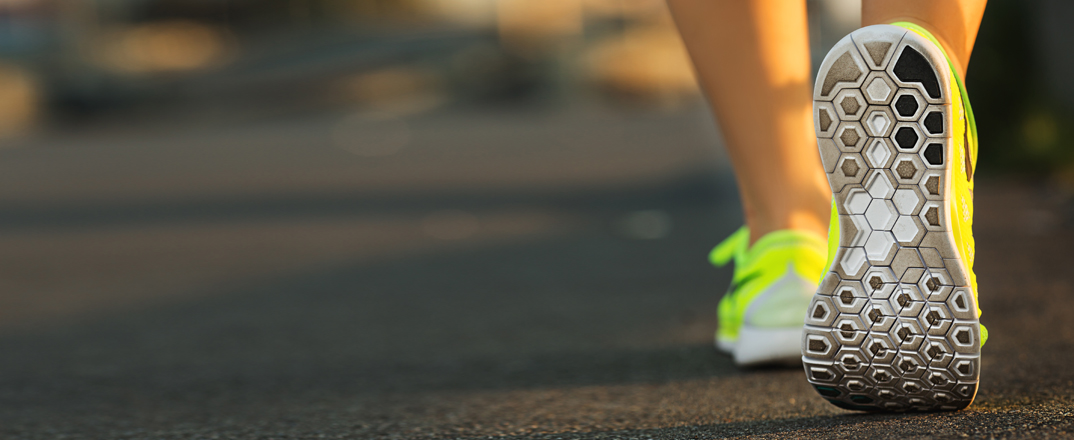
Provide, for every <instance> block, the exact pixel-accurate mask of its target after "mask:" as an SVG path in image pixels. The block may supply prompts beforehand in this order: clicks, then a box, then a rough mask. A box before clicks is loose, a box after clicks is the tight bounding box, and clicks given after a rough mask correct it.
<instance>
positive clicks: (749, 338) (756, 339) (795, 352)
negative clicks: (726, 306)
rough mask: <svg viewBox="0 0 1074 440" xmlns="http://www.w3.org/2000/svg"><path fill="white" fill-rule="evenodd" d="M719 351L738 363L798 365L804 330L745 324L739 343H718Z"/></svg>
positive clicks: (745, 364) (721, 341)
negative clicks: (730, 356)
mask: <svg viewBox="0 0 1074 440" xmlns="http://www.w3.org/2000/svg"><path fill="white" fill-rule="evenodd" d="M716 348H718V349H720V350H721V351H725V352H728V353H731V354H732V355H733V356H734V358H735V364H738V365H742V366H748V365H759V364H775V363H779V364H798V363H801V361H802V327H778V328H765V327H753V326H749V325H743V326H742V328H741V329H740V330H739V331H738V340H737V341H725V340H720V339H717V340H716Z"/></svg>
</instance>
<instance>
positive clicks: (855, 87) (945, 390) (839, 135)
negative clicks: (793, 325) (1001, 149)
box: [802, 23, 987, 411]
mask: <svg viewBox="0 0 1074 440" xmlns="http://www.w3.org/2000/svg"><path fill="white" fill-rule="evenodd" d="M817 78H818V80H817V83H816V87H815V89H814V96H813V100H814V101H813V108H814V120H815V128H816V131H817V137H818V146H819V148H820V154H821V157H822V162H823V163H824V167H825V171H826V172H827V173H828V181H829V183H830V184H831V187H832V193H833V196H834V197H833V198H834V202H833V206H832V222H831V232H830V233H829V258H828V272H827V273H826V274H825V276H824V278H823V280H822V281H821V283H820V288H819V289H818V292H817V295H816V297H814V299H813V302H812V303H811V304H810V306H809V311H808V314H807V316H806V326H805V332H804V335H803V338H802V353H803V356H802V360H803V365H804V367H805V371H806V376H807V377H808V379H809V382H810V383H811V384H813V386H814V387H815V388H816V389H817V391H818V392H819V393H820V394H821V395H822V396H824V397H825V398H826V399H828V401H830V402H832V403H833V404H836V405H838V406H840V407H843V408H848V409H857V410H893V411H903V410H929V411H931V410H958V409H961V408H965V407H966V406H968V405H969V404H970V403H971V402H973V398H974V395H975V394H976V392H977V384H978V377H979V373H980V367H981V363H980V355H981V345H982V344H983V343H984V339H985V338H986V337H987V333H986V332H985V329H984V327H981V326H980V325H979V321H978V319H979V316H980V310H979V309H978V308H977V282H976V277H975V276H974V274H973V270H972V269H973V251H974V246H973V235H972V232H971V226H972V219H973V169H974V166H975V164H976V159H977V131H976V126H975V124H974V121H973V113H972V111H971V108H970V104H969V100H968V99H967V98H966V91H965V88H964V87H963V85H962V81H961V79H960V78H959V77H958V76H957V74H955V73H954V70H953V69H952V67H951V64H950V62H949V61H948V60H947V58H946V56H945V54H944V52H943V49H941V47H940V45H939V44H938V43H937V42H936V40H935V39H934V38H932V36H931V35H930V34H929V33H928V32H926V31H925V30H924V29H922V28H920V27H918V26H916V25H913V24H910V23H896V24H894V25H877V26H869V27H865V28H862V29H859V30H857V31H854V32H853V33H851V34H850V35H848V36H847V37H845V38H843V40H841V41H840V42H839V43H838V44H836V46H835V48H833V49H832V51H831V52H829V53H828V56H827V57H826V58H825V59H824V62H823V63H822V64H821V68H820V72H819V74H818V75H817Z"/></svg>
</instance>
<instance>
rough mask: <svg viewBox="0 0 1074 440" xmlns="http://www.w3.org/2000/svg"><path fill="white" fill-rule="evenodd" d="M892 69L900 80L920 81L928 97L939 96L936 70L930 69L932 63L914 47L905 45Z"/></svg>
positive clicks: (937, 97) (938, 81)
mask: <svg viewBox="0 0 1074 440" xmlns="http://www.w3.org/2000/svg"><path fill="white" fill-rule="evenodd" d="M892 71H893V72H894V73H895V76H896V77H898V78H899V80H900V81H902V82H919V83H921V85H923V86H925V92H926V93H928V94H929V97H930V98H932V99H939V98H940V80H939V79H938V78H937V77H936V71H935V70H933V69H932V65H930V64H929V61H928V60H926V59H925V56H924V55H921V52H918V51H917V50H916V49H914V48H912V47H910V46H906V48H905V49H903V51H902V54H901V55H899V60H898V61H896V62H895V68H894V69H892Z"/></svg>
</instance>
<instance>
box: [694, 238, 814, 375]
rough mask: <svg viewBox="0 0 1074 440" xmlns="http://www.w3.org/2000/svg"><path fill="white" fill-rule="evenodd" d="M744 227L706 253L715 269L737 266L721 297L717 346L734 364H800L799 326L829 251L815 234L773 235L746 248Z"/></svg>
mask: <svg viewBox="0 0 1074 440" xmlns="http://www.w3.org/2000/svg"><path fill="white" fill-rule="evenodd" d="M749 239H750V232H749V229H747V228H746V227H745V226H743V227H742V228H740V229H739V230H738V231H737V232H735V233H734V234H731V236H730V237H728V238H727V239H726V240H724V241H723V243H720V244H719V245H718V246H716V248H715V249H713V250H712V253H710V254H709V260H710V261H712V263H713V264H715V265H716V266H723V265H725V264H727V263H728V262H730V261H732V260H733V261H734V262H735V274H734V276H733V277H732V281H731V287H730V288H729V289H728V291H727V294H725V295H724V297H723V298H722V299H720V306H719V312H718V315H719V316H718V317H719V327H718V328H717V330H716V347H717V348H719V349H721V350H723V351H726V352H728V353H731V354H732V355H733V356H734V359H735V363H737V364H738V365H743V366H745V365H758V364H769V363H794V364H798V363H799V362H800V361H801V358H802V350H801V344H802V322H803V320H804V318H805V313H806V309H807V308H808V307H809V301H810V299H811V298H812V297H813V293H814V292H816V290H817V280H818V279H820V276H821V274H822V273H823V272H824V257H825V255H826V254H827V250H826V248H825V245H824V239H823V238H821V237H818V236H817V235H816V234H810V233H806V232H800V231H795V230H789V229H788V230H782V231H775V232H772V233H769V234H766V235H765V236H763V237H761V238H760V239H758V240H757V242H756V243H754V244H753V246H750V245H749Z"/></svg>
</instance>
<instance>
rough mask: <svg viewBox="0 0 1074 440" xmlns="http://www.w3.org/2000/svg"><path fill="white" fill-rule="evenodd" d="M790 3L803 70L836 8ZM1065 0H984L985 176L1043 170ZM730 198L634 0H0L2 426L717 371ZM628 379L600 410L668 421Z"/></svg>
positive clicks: (366, 419) (724, 168) (1056, 142)
mask: <svg viewBox="0 0 1074 440" xmlns="http://www.w3.org/2000/svg"><path fill="white" fill-rule="evenodd" d="M807 5H808V8H809V12H810V25H811V35H810V40H811V46H810V47H811V48H812V55H813V61H814V66H816V65H818V64H819V62H820V59H821V58H822V57H823V56H824V54H825V53H826V52H827V50H828V49H829V48H830V47H831V46H832V45H833V44H834V43H835V42H836V41H838V40H839V39H840V38H841V37H842V36H844V35H845V34H846V33H848V32H850V31H852V30H853V29H855V28H856V27H857V26H858V25H859V15H860V4H859V3H858V2H855V1H853V0H809V1H808V2H807ZM1072 17H1074V3H1071V2H1068V1H1065V0H1032V1H1016V0H991V1H990V2H989V6H988V9H987V11H986V15H985V18H984V23H983V25H982V27H981V33H980V37H979V39H978V42H977V45H976V49H975V52H974V55H973V60H972V62H971V64H970V68H969V69H970V70H969V74H968V79H967V82H968V87H969V91H970V93H971V95H972V96H973V103H974V107H975V111H976V115H977V118H978V124H979V127H980V135H981V165H980V168H979V172H980V174H979V175H980V176H983V177H981V179H982V180H984V181H986V185H987V182H989V181H992V182H1012V181H1029V182H1033V183H1032V184H1033V185H1043V186H1044V187H1046V188H1049V189H1048V191H1050V192H1049V194H1051V196H1049V197H1052V198H1050V199H1048V200H1052V201H1053V202H1054V201H1055V200H1059V201H1060V202H1061V203H1067V201H1068V200H1069V199H1070V195H1071V194H1074V124H1072V123H1071V122H1074V83H1072V82H1070V81H1069V80H1068V78H1071V77H1074V57H1071V56H1070V55H1069V52H1070V48H1071V47H1074V29H1072V28H1071V27H1070V26H1069V22H1070V18H1072ZM1004 185H1005V184H1004ZM992 188H996V186H995V185H993V186H992ZM1018 200H1021V199H1018ZM1053 202H1048V203H1053ZM1056 203H1059V202H1056ZM1064 206H1067V205H1064ZM1012 212H1013V211H1012ZM1017 212H1018V213H1019V214H1017V215H1018V216H1019V217H1018V218H1017V219H1016V220H1014V221H1012V222H1013V223H1011V224H1012V225H1015V226H1011V227H1012V228H1016V229H1017V228H1021V229H1018V230H1024V231H1025V232H1026V233H1027V234H1038V235H1039V234H1047V233H1050V232H1049V231H1054V230H1055V228H1058V227H1059V225H1061V224H1062V223H1063V222H1064V221H1068V220H1064V218H1063V217H1061V216H1059V215H1057V214H1055V212H1053V211H1048V210H1041V209H1027V210H1025V212H1024V213H1023V212H1022V211H1017ZM1011 215H1015V214H1011ZM740 223H741V213H740V211H739V207H738V203H737V194H736V190H735V187H734V180H733V176H732V175H731V174H730V168H729V165H728V163H727V159H726V156H725V155H724V152H723V149H722V146H721V140H720V136H719V132H718V127H717V125H716V124H715V122H714V121H713V120H712V119H711V115H710V113H709V111H708V108H707V107H706V105H705V103H704V100H703V99H702V97H701V96H700V94H699V91H698V89H697V85H696V83H695V79H694V76H693V72H692V68H691V66H690V64H689V60H688V58H687V56H686V54H685V51H684V49H683V47H682V43H681V41H680V39H679V37H678V35H677V33H676V31H675V29H674V26H673V23H672V22H671V19H670V17H669V15H668V12H667V9H666V6H665V4H664V2H663V0H0V353H3V356H0V372H2V373H3V374H2V375H0V401H2V402H7V403H9V404H10V405H7V404H5V405H7V406H5V407H4V409H5V410H4V411H3V413H4V415H3V416H0V421H2V422H3V423H0V426H2V428H0V432H10V433H19V432H23V431H21V430H34V429H38V428H41V427H44V426H47V427H50V429H54V430H55V431H50V432H54V433H55V432H67V433H82V434H85V433H87V432H97V433H103V434H101V435H102V436H108V435H109V434H107V433H110V432H120V431H122V432H134V433H135V434H131V435H134V436H135V437H137V436H138V433H140V432H141V433H144V432H151V428H152V429H162V430H168V429H174V430H180V431H181V430H182V429H188V428H189V429H193V430H194V431H196V430H197V429H202V428H204V429H206V431H205V432H210V431H212V432H219V431H220V430H224V431H226V430H228V429H232V430H233V431H232V432H233V433H235V432H239V433H242V432H246V431H242V430H243V429H246V428H244V427H250V426H255V427H256V426H262V427H264V426H268V427H272V428H273V429H277V430H282V431H286V430H287V429H293V430H296V431H295V432H300V433H307V434H308V433H309V432H315V431H316V429H314V428H313V427H320V428H324V427H326V426H336V427H337V428H339V429H351V430H352V431H353V432H358V433H365V434H369V435H374V434H376V435H379V434H384V433H388V432H400V431H399V430H405V429H418V428H420V427H422V426H424V427H429V426H433V427H440V428H444V427H447V428H451V429H455V427H457V426H458V421H457V420H456V419H451V417H448V416H444V415H443V414H442V413H435V414H434V412H435V411H433V410H429V411H432V412H423V411H425V410H424V409H422V408H427V407H430V405H431V407H434V408H441V409H442V410H443V411H447V410H446V409H444V408H449V407H452V405H455V404H457V403H458V402H460V400H459V399H460V397H459V396H457V395H449V396H448V397H445V398H444V399H446V400H443V401H438V400H436V398H435V396H434V397H428V396H425V395H424V394H421V393H424V392H426V391H428V390H444V389H447V390H459V389H462V390H469V391H473V390H479V391H480V390H497V389H510V390H516V389H522V390H526V389H544V388H548V387H556V386H561V385H565V384H568V385H586V386H588V385H602V384H621V383H635V382H636V383H643V382H647V381H666V380H680V379H681V380H693V379H698V378H708V377H713V376H719V375H726V374H735V373H734V372H735V371H736V370H735V369H734V368H733V367H731V366H730V365H729V363H728V361H727V360H726V359H725V358H723V357H719V356H717V355H715V353H714V352H713V350H712V348H711V345H710V344H711V337H712V330H713V329H714V328H715V316H714V315H715V307H716V301H717V300H718V297H719V294H720V293H721V292H722V290H723V287H722V286H726V285H727V282H728V281H729V275H730V274H729V272H727V271H726V270H724V271H716V270H713V269H712V268H711V267H710V266H708V264H707V262H706V261H705V255H706V253H707V251H708V250H709V249H710V248H711V246H712V245H714V244H715V243H716V242H718V241H719V240H721V239H722V238H724V237H725V236H726V235H727V234H729V233H730V232H732V231H733V230H734V229H736V228H737V227H738V226H739V225H740ZM990 344H992V343H990ZM996 344H999V342H997V343H996ZM794 378H797V376H794ZM794 378H792V377H790V376H788V377H787V381H788V382H787V383H798V382H800V380H798V381H797V382H794V381H793V380H797V379H794ZM725 391H726V390H725ZM807 391H808V390H807ZM399 392H401V393H404V394H405V393H411V394H409V395H411V396H413V395H417V396H419V398H417V399H418V400H417V401H407V400H405V399H404V400H391V398H388V400H385V399H386V398H385V397H384V396H385V395H393V394H391V393H399ZM415 393H417V394H415ZM732 394H735V393H734V392H726V393H725V395H732ZM421 396H425V397H421ZM527 396H528V397H527ZM527 396H521V397H519V396H517V395H515V396H514V397H512V398H516V397H517V398H518V399H520V400H519V401H527V399H529V401H531V402H532V401H534V399H536V400H537V401H541V399H546V400H547V399H552V397H549V396H544V397H541V396H535V395H527ZM542 396H543V395H542ZM639 396H641V395H639ZM649 397H651V396H649ZM680 397H681V396H680ZM814 397H815V396H814ZM422 399H426V400H422ZM428 399H433V400H428ZM468 399H470V400H468V402H470V403H469V405H471V406H470V408H471V410H472V412H471V413H468V414H469V415H470V416H475V414H477V415H480V417H486V418H487V419H488V420H492V421H491V422H488V423H493V424H495V423H498V422H496V420H501V421H502V420H511V421H512V422H511V423H513V425H512V426H514V428H511V429H517V430H520V431H518V432H533V430H534V429H536V430H540V429H545V428H547V429H549V430H557V429H565V428H563V427H562V426H561V425H555V423H553V425H554V426H552V425H549V426H552V427H551V428H548V426H546V425H543V423H546V422H547V423H552V422H548V420H543V419H542V420H537V419H532V420H531V419H528V418H526V417H537V416H534V415H533V414H539V413H527V414H529V415H527V416H525V417H522V416H517V414H515V413H512V412H511V411H510V410H509V409H505V410H503V411H506V412H500V413H497V412H495V411H493V412H487V407H488V405H489V404H490V403H489V402H490V400H488V399H492V401H496V402H500V400H498V399H499V398H493V397H487V396H486V397H480V396H478V397H473V395H471V396H470V397H468ZM475 399H476V400H475ZM482 399H485V400H482ZM676 399H678V397H676ZM568 400H569V399H568ZM655 401H659V399H650V398H648V397H646V398H641V397H639V398H638V402H655ZM675 401H676V402H678V401H682V402H686V403H689V401H690V400H689V399H686V400H681V399H680V400H675ZM341 402H343V403H341ZM415 402H416V403H415ZM445 402H449V403H445ZM580 402H583V403H582V404H581V405H582V406H580V407H567V408H566V409H564V410H563V414H567V415H565V416H564V417H568V418H569V417H574V416H577V415H578V414H588V413H586V411H589V410H591V409H592V407H591V406H587V405H590V404H589V403H585V402H590V401H587V400H585V399H582V400H580ZM590 403H592V402H590ZM790 403H791V404H794V399H791V400H790ZM437 405H439V406H437ZM541 405H544V404H541ZM541 405H538V406H539V407H541ZM637 405H640V406H632V407H629V408H627V409H622V411H626V412H625V413H622V412H620V413H617V414H620V415H619V416H616V417H618V418H617V419H615V420H613V421H604V422H602V423H605V425H603V426H604V427H605V428H609V429H611V428H616V427H632V426H637V423H635V422H638V421H639V420H640V421H645V423H650V422H651V423H655V424H657V425H659V424H660V423H665V424H666V423H670V422H667V420H663V419H660V420H656V419H651V418H654V417H655V418H657V419H659V417H663V416H661V414H665V415H666V413H661V412H659V411H655V410H653V411H650V410H648V409H645V408H647V407H646V406H645V405H644V404H642V403H637ZM545 407H547V406H545ZM385 408H387V409H385ZM415 408H417V409H415ZM624 408H626V407H624ZM698 408H700V407H698ZM765 408H768V409H765V410H764V411H768V410H769V409H770V408H772V407H770V406H769V407H765ZM437 411H440V410H437ZM483 411H484V412H483ZM684 411H687V412H689V411H693V410H689V409H687V410H684ZM821 411H822V412H823V411H824V410H821ZM326 414H327V415H326ZM333 414H334V415H333ZM341 414H342V415H341ZM451 414H454V413H451ZM513 414H514V415H513ZM622 414H627V415H625V416H623V415H622ZM568 415H569V416H568ZM306 416H309V417H307V418H305V419H304V417H306ZM330 416H331V417H335V416H340V417H343V419H346V420H350V421H351V422H347V423H351V424H350V425H347V424H343V425H333V424H332V423H335V422H333V421H331V420H328V421H325V420H322V419H318V417H330ZM344 416H345V417H344ZM288 417H292V418H288ZM347 417H350V418H349V419H347ZM444 417H447V419H444ZM452 417H455V416H452ZM459 417H464V418H465V417H468V416H465V415H464V416H459ZM475 417H477V416H475ZM480 417H479V418H480ZM519 417H522V418H519ZM646 417H649V418H650V419H646ZM705 417H707V416H705ZM303 420H306V422H309V421H310V420H313V421H315V422H316V423H314V424H313V425H303V424H302V423H306V422H303ZM385 420H387V421H388V422H385ZM393 420H394V421H399V420H405V421H406V422H405V423H404V422H399V423H402V425H398V424H393V423H396V422H392V421H393ZM444 420H448V421H444ZM549 420H551V419H549ZM646 420H647V421H646ZM661 420H663V421H661ZM675 420H678V419H675ZM309 423H313V422H309ZM340 423H343V422H340ZM557 423H558V422H557ZM638 423H640V422H638ZM674 423H679V422H674ZM531 425H532V426H531ZM191 426H193V427H195V428H197V427H200V428H197V429H195V428H190V427H191ZM303 426H305V427H308V428H309V429H308V430H305V431H304V430H303V429H306V428H303ZM310 426H313V427H310ZM466 426H468V427H466V428H465V429H464V430H463V431H458V432H456V434H459V433H477V434H480V433H488V432H492V431H489V430H488V429H489V428H488V427H489V426H492V425H489V424H486V425H484V426H485V427H484V428H482V427H481V425H466ZM541 426H543V427H544V428H534V427H541ZM184 427H185V428H184ZM415 427H418V428H415ZM320 428H318V429H320ZM440 428H437V429H440ZM447 428H444V429H447ZM139 429H143V430H145V431H138V430H139ZM458 429H463V428H458ZM505 429H506V428H505ZM527 429H529V430H530V431H526V430H527ZM3 430H7V431H3ZM113 430H118V431H113ZM123 430H127V431H123ZM130 430H133V431H130ZM213 430H216V431H213ZM363 430H364V431H363ZM282 431H280V432H282ZM152 432H155V431H152ZM161 432H163V431H161ZM168 432H172V431H168ZM176 432H178V431H176ZM199 432H200V431H199ZM406 432H410V433H411V434H413V433H414V432H417V431H406ZM511 432H514V431H511ZM414 435H416V434H414ZM459 435H461V434H459Z"/></svg>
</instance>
